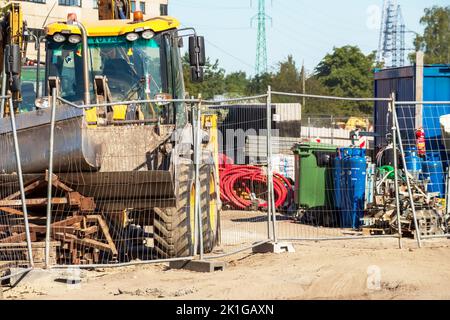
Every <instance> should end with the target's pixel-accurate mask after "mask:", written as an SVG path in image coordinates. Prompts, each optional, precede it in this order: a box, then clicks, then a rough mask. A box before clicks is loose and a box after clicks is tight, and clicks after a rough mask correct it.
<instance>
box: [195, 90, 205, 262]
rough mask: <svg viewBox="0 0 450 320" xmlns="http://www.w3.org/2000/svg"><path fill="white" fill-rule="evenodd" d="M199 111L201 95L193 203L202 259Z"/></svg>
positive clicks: (201, 257)
mask: <svg viewBox="0 0 450 320" xmlns="http://www.w3.org/2000/svg"><path fill="white" fill-rule="evenodd" d="M201 113H202V102H201V97H200V101H199V103H198V105H197V121H196V122H197V149H196V154H197V165H196V175H195V176H196V181H195V183H196V185H197V186H196V188H195V192H196V195H195V198H196V199H195V203H196V207H197V215H198V217H197V221H198V240H199V243H200V260H203V254H204V248H203V219H202V206H201V187H202V186H201V182H200V165H201V162H202V157H201V154H202V152H201V149H202V140H201V121H202V120H201Z"/></svg>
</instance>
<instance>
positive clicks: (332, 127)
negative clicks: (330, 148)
mask: <svg viewBox="0 0 450 320" xmlns="http://www.w3.org/2000/svg"><path fill="white" fill-rule="evenodd" d="M330 122H331V124H330V126H331V144H334V117H333V115H331V116H330Z"/></svg>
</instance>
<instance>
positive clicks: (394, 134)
mask: <svg viewBox="0 0 450 320" xmlns="http://www.w3.org/2000/svg"><path fill="white" fill-rule="evenodd" d="M392 108H395V97H394V96H392V101H391V102H390V103H389V109H391V110H392ZM392 142H393V149H394V183H395V186H394V187H395V206H396V208H397V225H398V226H397V227H398V234H399V237H398V246H399V248H400V249H402V248H403V244H402V224H401V221H400V197H399V190H398V188H399V185H398V155H397V127H396V125H395V123H392Z"/></svg>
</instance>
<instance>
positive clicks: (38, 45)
mask: <svg viewBox="0 0 450 320" xmlns="http://www.w3.org/2000/svg"><path fill="white" fill-rule="evenodd" d="M42 39H45V37H38V38H37V44H36V51H37V66H36V99H37V98H39V97H40V96H41V94H40V92H39V91H40V89H41V84H40V80H41V79H40V78H41V77H40V73H41V72H40V70H41V41H42Z"/></svg>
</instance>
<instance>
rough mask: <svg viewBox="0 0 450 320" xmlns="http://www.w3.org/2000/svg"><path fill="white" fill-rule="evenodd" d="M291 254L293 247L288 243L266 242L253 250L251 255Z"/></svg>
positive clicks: (293, 250)
mask: <svg viewBox="0 0 450 320" xmlns="http://www.w3.org/2000/svg"><path fill="white" fill-rule="evenodd" d="M285 252H287V253H293V252H295V249H294V246H293V245H292V243H290V242H267V243H263V244H261V245H259V246H257V247H254V248H253V253H277V254H278V253H285Z"/></svg>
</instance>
